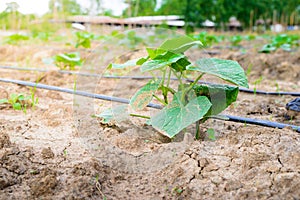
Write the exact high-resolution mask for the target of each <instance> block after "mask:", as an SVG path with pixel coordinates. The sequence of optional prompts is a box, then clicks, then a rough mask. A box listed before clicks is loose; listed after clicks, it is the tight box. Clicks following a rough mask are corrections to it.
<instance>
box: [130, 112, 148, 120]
mask: <svg viewBox="0 0 300 200" xmlns="http://www.w3.org/2000/svg"><path fill="white" fill-rule="evenodd" d="M130 116H131V117H140V118H143V119H150V117H148V116H145V115H138V114H133V113H131V114H130Z"/></svg>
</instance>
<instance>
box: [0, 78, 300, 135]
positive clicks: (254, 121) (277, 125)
mask: <svg viewBox="0 0 300 200" xmlns="http://www.w3.org/2000/svg"><path fill="white" fill-rule="evenodd" d="M0 82H5V83H13V84H18V85H23V86H28V87H35V88H40V89H46V90H54V91H58V92H65V93H70V94H76V95H80V96H85V97H89V98H95V99H101V100H105V101H114V102H119V103H124V104H129V100H128V99H124V98H118V97H112V96H106V95H100V94H93V93H89V92H84V91H78V90H71V89H67V88H61V87H56V86H50V85H45V84H40V83H32V82H28V81H20V80H11V79H4V78H0ZM147 107H150V108H155V109H162V108H163V107H162V106H161V105H158V104H153V103H150V104H148V105H147ZM224 118H227V119H228V121H232V122H239V123H246V124H254V125H259V126H265V127H272V128H279V129H282V128H284V127H292V128H293V129H294V130H296V131H297V132H299V133H300V126H294V125H290V124H283V123H277V122H271V121H267V120H259V119H251V118H244V117H238V116H231V115H220V118H216V119H220V120H222V119H223V120H224Z"/></svg>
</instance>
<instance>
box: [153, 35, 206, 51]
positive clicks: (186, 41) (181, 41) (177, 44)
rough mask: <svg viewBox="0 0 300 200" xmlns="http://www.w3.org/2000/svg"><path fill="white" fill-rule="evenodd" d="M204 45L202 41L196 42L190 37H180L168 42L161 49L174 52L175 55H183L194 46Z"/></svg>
mask: <svg viewBox="0 0 300 200" xmlns="http://www.w3.org/2000/svg"><path fill="white" fill-rule="evenodd" d="M195 45H202V43H201V42H200V41H195V40H193V39H192V38H190V37H188V36H180V37H177V38H173V39H169V40H166V41H165V42H164V43H163V44H162V45H160V47H159V48H160V49H164V50H167V51H172V52H174V53H176V54H177V53H183V52H185V51H186V50H188V49H189V48H191V47H192V46H195Z"/></svg>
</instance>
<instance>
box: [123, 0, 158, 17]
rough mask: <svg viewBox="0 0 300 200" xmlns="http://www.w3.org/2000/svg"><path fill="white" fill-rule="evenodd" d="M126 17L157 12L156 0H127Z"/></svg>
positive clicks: (124, 13)
mask: <svg viewBox="0 0 300 200" xmlns="http://www.w3.org/2000/svg"><path fill="white" fill-rule="evenodd" d="M125 2H126V3H127V4H128V7H127V8H126V9H125V10H124V11H123V16H124V17H136V16H149V15H154V14H155V7H156V0H127V1H125Z"/></svg>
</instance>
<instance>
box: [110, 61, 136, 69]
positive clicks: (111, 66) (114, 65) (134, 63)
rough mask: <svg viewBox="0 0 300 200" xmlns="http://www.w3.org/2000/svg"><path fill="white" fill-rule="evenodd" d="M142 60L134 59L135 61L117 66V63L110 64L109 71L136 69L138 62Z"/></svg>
mask: <svg viewBox="0 0 300 200" xmlns="http://www.w3.org/2000/svg"><path fill="white" fill-rule="evenodd" d="M139 60H140V59H133V60H128V61H127V62H125V63H123V64H116V63H111V64H109V66H108V69H124V68H126V67H134V66H136V65H137V64H136V63H137V62H138V61H139Z"/></svg>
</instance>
